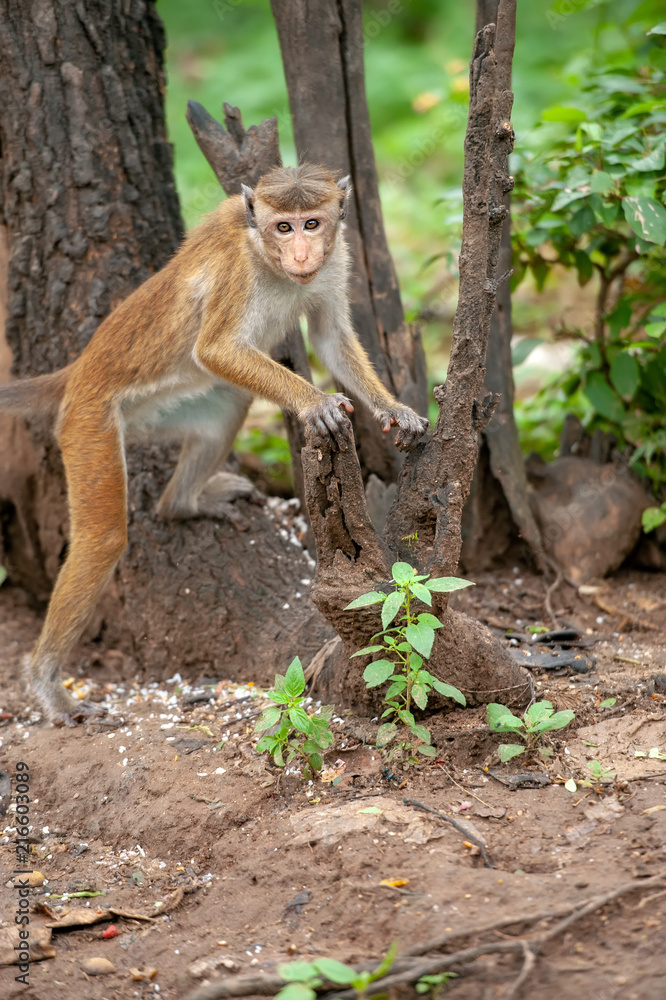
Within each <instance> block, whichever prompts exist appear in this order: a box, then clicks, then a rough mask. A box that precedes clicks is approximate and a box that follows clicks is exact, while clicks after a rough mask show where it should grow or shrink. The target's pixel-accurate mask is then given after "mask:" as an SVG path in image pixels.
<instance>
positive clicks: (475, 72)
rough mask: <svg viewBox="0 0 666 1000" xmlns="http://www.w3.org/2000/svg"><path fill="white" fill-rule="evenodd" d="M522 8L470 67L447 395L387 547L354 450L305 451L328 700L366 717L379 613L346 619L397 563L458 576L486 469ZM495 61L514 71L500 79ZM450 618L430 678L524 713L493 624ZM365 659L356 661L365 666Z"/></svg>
mask: <svg viewBox="0 0 666 1000" xmlns="http://www.w3.org/2000/svg"><path fill="white" fill-rule="evenodd" d="M514 23H515V0H500V9H499V14H498V25H497V33H496V32H495V26H494V25H488V26H486V27H484V28H483V29H482V30H481V31H480V32H479V33H478V34H477V37H476V41H475V48H474V55H473V58H472V63H471V67H470V108H469V120H468V126H467V135H466V139H465V170H464V179H463V237H462V249H461V253H460V292H459V300H458V308H457V311H456V317H455V321H454V327H453V344H452V350H451V360H450V363H449V370H448V375H447V380H446V385H445V386H440V387H439V388H438V389H436V390H435V395H436V398H437V402H438V404H439V417H438V420H437V424H436V426H435V428H434V430H433V432H432V433H431V434H430V435H429V437H428V438H427V439H426V440H425V442H424V443H421V444H419V445H417V446H416V447H415V448H413V449H412V450H411V451H410V453H409V454H408V456H407V459H406V461H405V464H404V467H403V469H402V472H401V475H400V478H399V480H398V485H397V492H396V498H395V501H394V503H393V506H392V508H391V510H390V512H389V516H388V520H387V528H386V535H385V538H384V539H380V537H379V536H378V535H377V533H376V531H375V530H374V528H373V526H372V525H371V523H370V520H369V518H368V512H367V508H366V505H365V500H364V496H363V491H362V481H361V475H360V470H359V468H358V465H357V463H356V456H355V455H354V453H353V452H346V453H339V452H336V451H333V450H332V449H331V448H329V447H324V446H321V445H318V444H317V443H316V442H314V441H309V442H308V445H307V447H306V448H305V450H304V452H303V456H302V458H303V471H304V476H305V488H306V496H307V500H308V508H309V512H310V519H311V522H312V527H313V531H314V534H315V538H316V541H317V551H318V564H317V575H316V579H315V587H314V590H313V599H314V601H315V604H316V605H317V606H318V607H319V608H320V610H321V611H322V612H323V613H324V615H325V616H326V617H327V618H328V620H329V621H330V622H331V623H332V624H333V626H334V628H335V629H336V631H337V633H338V635H339V636H340V638H341V643H340V644H339V645H338V647H337V648H336V650H335V651H334V652H333V653H332V654H331V656H330V663H329V664H328V665H327V666H328V667H330V668H332V669H325V670H324V671H323V672H322V683H323V684H324V687H325V689H326V693H327V694H328V695H330V696H332V697H334V698H335V697H336V696H338V697H339V696H340V695H344V699H345V701H346V702H347V703H349V702H350V700H351V701H353V702H355V703H356V704H357V705H358V706H359V707H362V708H364V709H367V708H368V706H369V705H371V704H372V703H373V700H374V698H375V692H367V691H366V690H365V688H364V685H363V681H362V680H361V678H360V672H359V669H358V666H357V665H354V666H353V667H350V666H349V662H348V660H347V657H348V656H349V654H350V652H351V651H352V650H353V649H358V648H360V647H361V646H364V645H366V643H367V638H368V636H369V635H371V634H372V633H374V632H376V631H378V630H379V627H380V626H379V624H378V618H379V616H378V613H377V610H376V606H375V607H370V608H367V609H365V610H364V611H363V612H358V611H356V612H347V611H345V610H344V608H345V606H346V605H347V603H348V602H349V601H351V600H352V599H353V598H355V597H357V596H358V595H359V594H361V593H363V592H365V591H367V590H371V589H377V587H378V585H381V582H382V581H386V580H387V579H388V578H389V577H390V572H389V566H390V562H391V561H392V559H393V558H400V559H404V560H405V561H407V562H410V563H412V564H413V565H416V566H417V567H418V568H419V571H420V572H425V573H432V574H434V575H436V576H451V575H454V574H455V573H456V569H457V566H458V560H459V556H460V547H461V519H462V511H463V505H464V503H465V500H466V498H467V496H468V494H469V489H470V485H471V482H472V475H473V471H474V466H475V462H476V454H477V442H478V435H479V431H480V430H481V429H482V428H483V427H484V426H485V425H486V424H487V422H488V420H489V418H490V416H491V415H492V412H493V409H494V407H495V405H496V403H497V397H496V396H494V395H493V394H490V393H487V392H486V390H485V387H484V375H485V372H484V360H485V355H486V346H487V340H488V333H489V328H490V321H491V315H492V310H493V307H494V303H495V294H496V291H497V287H498V285H500V284H501V282H502V281H503V280H506V278H508V275H500V276H499V278H498V277H497V276H496V272H497V261H498V256H499V248H500V236H501V226H502V222H503V220H504V218H505V216H506V208H505V206H504V203H503V197H504V194H505V193H506V192H507V191H508V190H509V189H510V186H511V179H510V177H509V174H508V155H509V152H510V150H511V147H512V143H513V129H512V126H511V122H510V114H511V106H512V103H513V94H512V93H511V90H510V89H509V88H508V87H507V86H506V81H507V80H508V79H510V65H511V63H510V60H511V56H512V53H513V44H512V39H513V24H514ZM496 53H501V54H502V57H503V58H504V59H508V61H509V75H507V73H506V68H505V67H504V68H503V69H502V70H501V71H500V72H498V65H497V59H496ZM433 598H435V600H433V604H434V605H435V604H436V605H437V612H438V613H439V614H440V617H441V616H444V617H443V621H444V624H445V628H443V629H441V630H439V631H438V632H437V633H436V635H437V638H436V642H435V646H434V649H433V654H432V657H431V659H430V661H429V663H430V666H429V669H431V670H432V672H433V673H435V674H437V675H438V676H440V677H442V678H443V679H445V680H447V681H450V682H452V683H454V684H455V685H457V686H458V687H459V688H461V690H463V691H464V693H465V694H466V696H467V698H468V700H469V701H470V702H471V703H475V702H476V703H478V702H483V701H489V700H498V701H499V700H501V701H504V702H505V703H513V704H515V703H518V704H520V703H524V702H525V701H526V699H528V698H529V695H530V682H529V679H528V678H527V677H526V676H525V675H524V673H523V672H522V671H521V669H520V668H519V667H518V666H517V665H516V664H514V662H513V661H512V660H511V658H510V657H509V655H508V653H507V652H506V651H505V650H504V649H503V648H502V647H501V646H500V645H499V643H498V642H497V641H496V640H495V639H494V637H493V636H492V634H491V633H490V632H489V631H488V630H487V629H486V628H484V627H483V626H481V625H479V624H478V623H476V622H473V621H471V620H470V619H468V618H466V617H465V616H462V615H459V614H457V613H454V612H453V611H451V609H449V608H448V607H447V595H443V594H442V595H436V597H435V595H433ZM356 662H357V661H354V663H355V664H356Z"/></svg>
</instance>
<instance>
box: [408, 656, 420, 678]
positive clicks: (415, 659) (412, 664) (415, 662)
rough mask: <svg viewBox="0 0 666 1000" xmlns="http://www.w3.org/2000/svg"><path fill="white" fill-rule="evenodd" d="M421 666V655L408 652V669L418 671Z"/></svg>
mask: <svg viewBox="0 0 666 1000" xmlns="http://www.w3.org/2000/svg"><path fill="white" fill-rule="evenodd" d="M422 666H423V659H422V657H420V656H419V654H418V653H410V654H409V669H410V670H412V671H414V672H415V673H416V672H418V671H419V670H420V669H421V667H422Z"/></svg>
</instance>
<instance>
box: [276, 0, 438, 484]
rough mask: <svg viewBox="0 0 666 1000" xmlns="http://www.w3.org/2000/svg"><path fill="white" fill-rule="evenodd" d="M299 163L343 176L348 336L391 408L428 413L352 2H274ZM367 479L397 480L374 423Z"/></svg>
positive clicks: (395, 460)
mask: <svg viewBox="0 0 666 1000" xmlns="http://www.w3.org/2000/svg"><path fill="white" fill-rule="evenodd" d="M271 6H272V9H273V15H274V17H275V23H276V25H277V29H278V35H279V39H280V47H281V50H282V59H283V63H284V69H285V76H286V78H287V88H288V90H289V105H290V108H291V114H292V119H293V122H294V138H295V140H296V149H297V151H298V155H299V157H300V158H302V159H304V160H311V161H312V160H314V161H316V162H320V163H323V164H325V165H326V166H327V167H329V168H330V169H331V170H333V171H335V172H336V173H338V174H339V175H340V176H342V175H343V174H350V175H351V178H352V183H353V194H354V197H353V200H352V203H351V206H350V211H349V219H348V227H347V228H348V240H349V243H350V247H351V252H352V260H353V267H352V275H351V301H352V313H353V320H354V328H355V329H356V331H357V333H358V335H359V337H360V340H361V342H362V343H363V345H364V347H365V349H366V350H367V352H368V354H369V355H370V358H371V360H372V363H373V365H374V367H375V370H376V371H377V372H378V374H379V376H380V378H381V379H382V380H383V381H384V384H385V385H386V386H387V388H388V389H390V390H391V392H393V393H394V394H395V395H396V396H397V397H398V399H400V400H402V401H403V402H404V403H407V404H408V405H409V406H412V407H413V408H414V409H415V410H417V411H418V412H419V413H422V414H425V413H426V412H427V382H426V375H425V361H424V356H423V348H422V346H421V339H420V336H419V333H418V330H417V329H416V328H415V327H412V326H410V325H409V324H407V323H406V322H405V318H404V314H403V311H402V305H401V302H400V292H399V289H398V280H397V277H396V274H395V269H394V266H393V261H392V259H391V255H390V253H389V251H388V246H387V244H386V236H385V234H384V227H383V223H382V216H381V205H380V201H379V191H378V185H377V171H376V168H375V160H374V153H373V149H372V139H371V133H370V118H369V115H368V106H367V101H366V96H365V82H364V72H363V21H362V4H361V3H360V2H359V0H320V2H319V3H317V4H311V3H309V2H308V0H290V2H289V3H284V2H281V0H272V2H271ZM354 426H355V429H356V440H357V448H358V454H359V459H360V462H361V468H362V470H363V475H364V478H367V475H368V474H369V473H375V475H377V476H378V477H379V478H380V479H381V480H382V481H383V482H385V483H390V482H392V481H394V480H395V478H396V476H397V474H398V470H399V467H400V456H399V454H398V452H397V451H396V450H395V448H394V447H393V445H392V444H391V442H390V441H388V440H387V437H388V435H385V434H382V433H381V431H380V430H379V428H378V426H377V423H376V421H375V420H374V418H373V417H372V415H371V414H370V413H369V412H368V411H367V410H365V409H364V408H363V407H361V406H359V407H358V408H357V412H356V414H355V418H354Z"/></svg>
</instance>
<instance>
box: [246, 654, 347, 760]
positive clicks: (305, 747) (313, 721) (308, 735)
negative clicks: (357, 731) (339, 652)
mask: <svg viewBox="0 0 666 1000" xmlns="http://www.w3.org/2000/svg"><path fill="white" fill-rule="evenodd" d="M304 691H305V676H304V674H303V667H302V666H301V661H300V660H299V658H298V657H295V658H294V659H293V660H292V661H291V663H290V664H289V666H288V667H287V672H286V674H285V675H284V677H283V676H282V674H276V675H275V687H274V688H273V689H272V690H271V691H269V692H268V697H269V698H270V700H271V701H274V702H275V705H269V707H268V708H265V709H264V711H263V712H262V713H261V716H260V717H259V719H258V720H257V724H256V726H255V732H258V733H261V732H264V731H265V730H266V729H274V732H273V733H266V734H265V735H264V736H262V737H261V739H260V740H259V742H258V743H257V752H258V753H264V752H265V751H268V753H269V754H270V756H271V757H272V758H273V763H275V764H277V765H278V767H284V765H285V764H289V763H291V761H292V760H294V759H299V760H301V761H303V774H304V775H306V777H310V776H312V775H314V774H316V773H317V772H318V771H321V769H322V765H323V760H322V753H323V752H324V750H327V749H328V748H329V747H330V746H331V745H332V744H333V739H334V737H333V733H332V732H331V730H330V728H329V723H330V721H331V715H332V714H333V706H332V705H327V706H323V707H322V708H320V709H318V711H317V712H316V713H313V714H312V715H309V714H308V712H306V710H305V709H304V708H303V703H304V701H305V699H304V698H303V697H301V696H302V694H303V692H304ZM274 727H275V728H274Z"/></svg>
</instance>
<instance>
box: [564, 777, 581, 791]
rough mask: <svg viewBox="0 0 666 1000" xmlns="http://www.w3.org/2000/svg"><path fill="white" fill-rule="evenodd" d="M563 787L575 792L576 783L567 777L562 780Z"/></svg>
mask: <svg viewBox="0 0 666 1000" xmlns="http://www.w3.org/2000/svg"><path fill="white" fill-rule="evenodd" d="M564 787H565V788H566V790H567V791H568V792H575V791H576V790H577V788H578V785H577V784H576V782H575V781H574V779H573V778H569V780H568V781H565V782H564Z"/></svg>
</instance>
